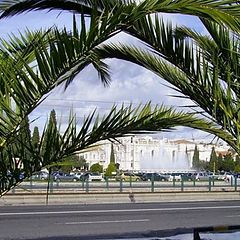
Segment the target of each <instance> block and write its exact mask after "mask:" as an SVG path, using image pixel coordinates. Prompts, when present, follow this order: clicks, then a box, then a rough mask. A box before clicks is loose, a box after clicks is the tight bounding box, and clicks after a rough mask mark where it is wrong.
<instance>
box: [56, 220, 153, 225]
mask: <svg viewBox="0 0 240 240" xmlns="http://www.w3.org/2000/svg"><path fill="white" fill-rule="evenodd" d="M149 221H150V219H133V220H130V219H126V220H109V221H89V222H66V223H58V224H66V225H77V224H101V223H132V222H149Z"/></svg>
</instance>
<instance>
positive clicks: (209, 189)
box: [208, 177, 212, 192]
mask: <svg viewBox="0 0 240 240" xmlns="http://www.w3.org/2000/svg"><path fill="white" fill-rule="evenodd" d="M211 183H212V181H211V177H209V178H208V191H209V192H211V189H212V186H211Z"/></svg>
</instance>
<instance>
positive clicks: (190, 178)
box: [181, 173, 194, 181]
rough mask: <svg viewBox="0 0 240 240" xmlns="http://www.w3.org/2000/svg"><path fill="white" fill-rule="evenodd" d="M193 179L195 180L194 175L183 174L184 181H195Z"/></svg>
mask: <svg viewBox="0 0 240 240" xmlns="http://www.w3.org/2000/svg"><path fill="white" fill-rule="evenodd" d="M193 179H194V176H193V173H182V174H181V180H182V181H193Z"/></svg>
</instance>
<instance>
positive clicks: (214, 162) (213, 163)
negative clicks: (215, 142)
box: [209, 147, 218, 173]
mask: <svg viewBox="0 0 240 240" xmlns="http://www.w3.org/2000/svg"><path fill="white" fill-rule="evenodd" d="M217 169H218V158H217V154H216V152H215V147H212V151H211V155H210V160H209V170H210V171H213V173H215V172H216V170H217Z"/></svg>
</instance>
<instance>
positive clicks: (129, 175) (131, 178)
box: [116, 172, 141, 182]
mask: <svg viewBox="0 0 240 240" xmlns="http://www.w3.org/2000/svg"><path fill="white" fill-rule="evenodd" d="M121 180H122V181H126V182H129V181H132V182H136V181H140V180H141V178H140V177H139V176H137V175H135V174H134V173H131V172H125V173H123V174H121V175H117V176H116V181H121Z"/></svg>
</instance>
